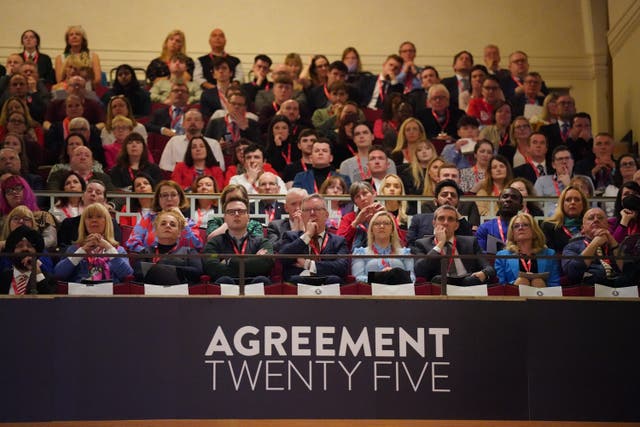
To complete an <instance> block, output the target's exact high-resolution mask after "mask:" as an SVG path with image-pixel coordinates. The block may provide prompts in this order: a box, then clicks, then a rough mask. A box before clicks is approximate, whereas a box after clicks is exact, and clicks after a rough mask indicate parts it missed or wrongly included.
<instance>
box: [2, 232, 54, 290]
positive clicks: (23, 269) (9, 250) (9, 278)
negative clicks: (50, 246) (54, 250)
mask: <svg viewBox="0 0 640 427" xmlns="http://www.w3.org/2000/svg"><path fill="white" fill-rule="evenodd" d="M43 251H44V240H42V236H41V235H40V233H38V232H37V231H36V230H33V229H32V228H30V227H28V226H26V225H20V226H19V227H17V228H16V229H15V230H13V231H12V232H11V233H10V234H9V237H7V243H6V245H5V248H4V251H3V252H5V253H6V254H21V256H17V257H13V258H10V259H9V266H8V267H5V268H4V269H3V270H2V271H1V272H0V294H4V295H7V294H8V295H25V294H53V293H55V291H56V281H55V280H54V279H53V277H51V276H49V273H47V272H45V271H43V270H41V262H40V260H37V261H36V262H35V268H36V271H35V280H34V281H33V284H32V285H31V286H30V285H29V281H30V279H31V276H32V274H33V268H34V262H33V256H32V255H31V254H34V253H42V252H43Z"/></svg>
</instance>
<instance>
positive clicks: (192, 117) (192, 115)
mask: <svg viewBox="0 0 640 427" xmlns="http://www.w3.org/2000/svg"><path fill="white" fill-rule="evenodd" d="M182 125H183V128H184V132H185V133H184V135H175V136H173V137H171V139H170V140H169V141H167V145H165V146H164V150H162V156H160V162H159V163H158V166H160V169H162V170H166V171H171V172H173V170H174V169H175V167H176V163H178V162H182V161H184V155H185V153H186V152H187V146H188V145H189V140H191V138H195V137H197V136H201V135H202V129H203V128H204V120H203V118H202V113H200V111H198V110H196V109H192V110H189V111H187V112H186V113H184V122H183V124H182ZM204 140H205V141H207V143H208V144H209V146H210V147H211V151H212V152H213V156H214V157H215V158H216V160H217V161H218V163H219V164H220V169H222V170H223V171H224V170H225V169H226V166H225V161H224V155H223V154H222V148H221V147H220V143H219V142H218V141H217V140H216V139H215V138H207V137H205V138H204Z"/></svg>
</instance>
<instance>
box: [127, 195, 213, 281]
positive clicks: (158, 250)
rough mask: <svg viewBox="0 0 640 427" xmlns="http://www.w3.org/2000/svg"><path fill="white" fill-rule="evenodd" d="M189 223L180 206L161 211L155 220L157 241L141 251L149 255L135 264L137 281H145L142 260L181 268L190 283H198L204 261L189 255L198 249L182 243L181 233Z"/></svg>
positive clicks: (154, 226)
mask: <svg viewBox="0 0 640 427" xmlns="http://www.w3.org/2000/svg"><path fill="white" fill-rule="evenodd" d="M186 225H187V220H186V219H185V218H184V216H183V215H182V213H181V212H180V210H179V209H178V208H169V209H168V210H164V211H161V212H160V213H158V216H156V219H155V220H154V221H153V228H154V232H155V236H156V239H155V242H153V244H152V245H151V246H149V247H146V248H144V249H143V250H142V251H140V254H143V255H148V257H146V258H138V259H137V261H136V263H135V265H134V266H133V270H134V275H135V277H136V280H137V281H140V282H142V281H144V273H143V272H142V262H152V263H154V264H164V265H172V266H175V267H176V268H178V269H180V270H181V272H182V273H184V276H185V277H186V279H187V281H188V282H189V284H194V283H197V282H198V281H199V280H200V276H201V275H202V261H201V260H200V258H197V257H190V256H189V255H194V254H197V253H198V251H197V250H196V249H194V248H192V247H189V246H182V245H180V235H181V234H182V230H184V228H185V227H186ZM162 255H181V256H180V257H179V258H173V257H163V256H162ZM177 284H178V283H176V285H177Z"/></svg>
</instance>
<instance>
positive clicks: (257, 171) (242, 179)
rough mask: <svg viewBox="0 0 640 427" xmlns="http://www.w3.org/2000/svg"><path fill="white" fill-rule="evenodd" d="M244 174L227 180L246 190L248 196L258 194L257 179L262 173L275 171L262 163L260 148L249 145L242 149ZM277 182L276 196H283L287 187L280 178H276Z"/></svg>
mask: <svg viewBox="0 0 640 427" xmlns="http://www.w3.org/2000/svg"><path fill="white" fill-rule="evenodd" d="M243 169H244V173H240V174H237V175H234V176H232V177H231V178H230V179H229V184H240V185H242V186H244V188H246V189H247V193H248V194H257V193H258V178H259V177H260V175H262V174H263V173H264V172H273V173H275V170H274V169H273V167H272V166H271V165H270V164H269V163H265V161H264V151H263V149H262V147H260V146H258V145H256V144H251V145H249V146H248V147H247V148H245V149H244V159H243ZM277 181H278V194H285V193H286V192H287V186H286V184H285V183H284V181H283V180H282V178H280V177H277Z"/></svg>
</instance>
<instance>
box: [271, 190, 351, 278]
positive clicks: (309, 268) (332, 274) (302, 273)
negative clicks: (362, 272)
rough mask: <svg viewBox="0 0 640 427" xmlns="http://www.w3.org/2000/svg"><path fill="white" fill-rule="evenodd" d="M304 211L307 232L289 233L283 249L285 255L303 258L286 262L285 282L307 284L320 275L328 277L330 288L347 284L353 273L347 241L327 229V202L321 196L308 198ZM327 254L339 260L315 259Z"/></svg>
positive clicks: (283, 263)
mask: <svg viewBox="0 0 640 427" xmlns="http://www.w3.org/2000/svg"><path fill="white" fill-rule="evenodd" d="M301 210H302V221H303V222H304V224H305V231H304V232H303V231H287V232H286V233H285V234H284V236H283V239H282V245H281V246H280V253H281V254H291V255H294V254H297V255H298V256H299V258H287V259H284V258H283V259H282V266H283V272H284V279H285V280H286V281H287V282H293V283H306V282H305V280H306V279H305V278H306V277H309V276H316V275H317V276H323V277H326V284H332V283H344V280H345V278H346V276H347V273H348V269H349V259H348V254H349V249H348V248H347V244H346V242H345V240H344V238H343V237H341V236H337V235H335V234H331V233H328V232H327V230H326V228H325V224H326V221H327V218H328V217H329V215H328V212H327V205H326V202H325V200H324V199H323V198H322V196H321V195H319V194H312V195H310V196H307V197H306V198H305V199H304V200H303V201H302V208H301ZM306 254H308V255H306ZM325 254H331V255H336V256H337V257H336V258H331V259H328V258H316V257H315V256H317V255H325Z"/></svg>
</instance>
